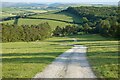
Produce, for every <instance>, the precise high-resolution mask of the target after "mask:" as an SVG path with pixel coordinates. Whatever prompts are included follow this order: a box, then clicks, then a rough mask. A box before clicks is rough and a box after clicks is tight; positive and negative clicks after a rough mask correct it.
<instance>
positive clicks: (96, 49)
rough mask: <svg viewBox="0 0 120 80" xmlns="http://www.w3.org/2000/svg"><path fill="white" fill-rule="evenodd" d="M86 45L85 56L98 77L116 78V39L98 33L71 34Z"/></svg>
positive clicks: (81, 43) (79, 42)
mask: <svg viewBox="0 0 120 80" xmlns="http://www.w3.org/2000/svg"><path fill="white" fill-rule="evenodd" d="M72 37H76V38H77V39H78V42H76V43H75V44H80V45H86V46H87V47H88V53H87V57H88V60H89V63H90V65H91V67H92V69H93V71H94V72H95V74H96V76H97V77H98V78H118V75H119V74H118V71H119V69H118V65H119V63H118V41H117V40H114V39H111V38H104V37H101V36H99V35H83V36H72Z"/></svg>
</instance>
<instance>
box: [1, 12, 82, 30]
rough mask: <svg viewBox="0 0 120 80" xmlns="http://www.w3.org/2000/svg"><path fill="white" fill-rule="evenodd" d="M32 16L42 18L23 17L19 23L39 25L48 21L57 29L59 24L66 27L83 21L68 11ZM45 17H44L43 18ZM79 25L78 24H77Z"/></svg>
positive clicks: (11, 22)
mask: <svg viewBox="0 0 120 80" xmlns="http://www.w3.org/2000/svg"><path fill="white" fill-rule="evenodd" d="M30 17H32V18H41V19H23V18H20V19H19V20H18V25H37V24H40V23H44V22H48V23H49V25H50V26H51V28H53V29H55V28H56V27H57V26H60V27H65V26H66V25H74V22H76V21H77V22H81V21H82V20H81V19H80V20H78V18H77V17H76V16H73V15H71V14H67V13H55V12H54V11H53V12H52V11H51V12H48V13H43V14H38V15H34V16H30ZM42 18H43V19H42ZM3 23H5V24H6V23H9V24H13V23H14V20H9V21H4V22H3ZM75 25H77V24H75Z"/></svg>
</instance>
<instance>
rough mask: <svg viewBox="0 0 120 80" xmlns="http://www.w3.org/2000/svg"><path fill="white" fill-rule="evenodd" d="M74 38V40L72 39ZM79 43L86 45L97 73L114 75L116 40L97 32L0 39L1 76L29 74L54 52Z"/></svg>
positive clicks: (57, 53) (101, 75) (26, 75)
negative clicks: (28, 39) (38, 38)
mask: <svg viewBox="0 0 120 80" xmlns="http://www.w3.org/2000/svg"><path fill="white" fill-rule="evenodd" d="M73 38H76V39H77V40H78V42H74V41H73ZM61 44H70V45H71V44H79V45H85V46H87V47H88V52H87V57H88V60H89V62H90V65H91V67H92V69H93V71H94V72H95V74H96V75H97V77H104V78H118V41H117V40H114V39H111V38H104V37H101V36H99V35H76V36H68V37H53V38H49V39H46V40H44V41H36V42H9V43H2V51H3V53H2V59H3V78H32V77H34V76H35V75H36V74H37V73H38V72H41V71H43V70H44V69H45V67H46V66H47V65H48V64H50V63H51V62H52V61H53V60H54V59H55V58H56V57H57V56H58V55H60V54H62V53H63V52H64V51H66V50H68V49H70V48H71V47H72V46H65V45H61Z"/></svg>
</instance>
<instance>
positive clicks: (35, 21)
mask: <svg viewBox="0 0 120 80" xmlns="http://www.w3.org/2000/svg"><path fill="white" fill-rule="evenodd" d="M44 22H48V23H49V25H50V26H51V28H52V29H55V28H56V27H57V26H60V27H65V26H66V25H73V24H70V23H66V22H60V21H54V20H42V19H22V18H21V19H19V20H18V25H37V24H40V23H44ZM3 23H5V24H6V23H8V24H13V23H14V20H9V21H4V22H3Z"/></svg>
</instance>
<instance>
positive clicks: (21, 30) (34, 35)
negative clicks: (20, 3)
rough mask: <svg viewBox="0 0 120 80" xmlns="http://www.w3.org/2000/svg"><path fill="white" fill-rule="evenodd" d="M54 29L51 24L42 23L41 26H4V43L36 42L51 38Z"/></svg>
mask: <svg viewBox="0 0 120 80" xmlns="http://www.w3.org/2000/svg"><path fill="white" fill-rule="evenodd" d="M51 34H52V29H51V27H50V26H49V24H48V23H47V22H46V23H41V24H39V25H31V26H29V25H21V26H17V25H9V24H2V41H3V42H15V41H27V42H28V41H36V40H43V39H46V38H49V37H51Z"/></svg>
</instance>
